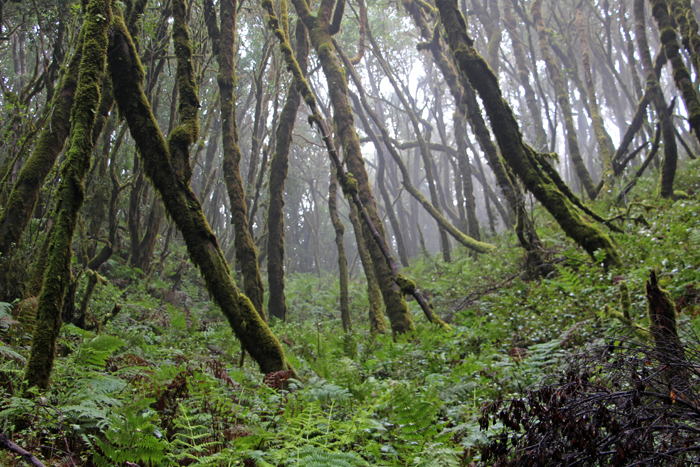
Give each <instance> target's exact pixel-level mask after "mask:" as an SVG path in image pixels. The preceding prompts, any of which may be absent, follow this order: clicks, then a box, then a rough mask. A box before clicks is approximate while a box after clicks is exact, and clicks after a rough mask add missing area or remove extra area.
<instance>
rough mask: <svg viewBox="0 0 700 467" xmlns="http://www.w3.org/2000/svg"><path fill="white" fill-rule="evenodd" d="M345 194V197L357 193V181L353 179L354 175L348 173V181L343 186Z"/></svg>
mask: <svg viewBox="0 0 700 467" xmlns="http://www.w3.org/2000/svg"><path fill="white" fill-rule="evenodd" d="M343 193H344V194H345V195H352V194H354V193H357V180H355V177H353V175H352V173H350V172H348V173H347V179H346V180H345V185H344V186H343Z"/></svg>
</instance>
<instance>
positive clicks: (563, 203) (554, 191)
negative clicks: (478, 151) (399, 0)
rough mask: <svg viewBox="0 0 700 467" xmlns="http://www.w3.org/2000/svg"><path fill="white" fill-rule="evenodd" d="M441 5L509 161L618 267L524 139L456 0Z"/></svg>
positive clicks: (586, 244)
mask: <svg viewBox="0 0 700 467" xmlns="http://www.w3.org/2000/svg"><path fill="white" fill-rule="evenodd" d="M437 7H438V10H439V11H440V18H441V22H442V24H443V26H444V28H445V33H446V35H447V38H448V42H449V45H450V49H451V50H452V53H453V55H454V58H455V61H456V63H457V65H458V66H459V69H460V71H461V72H462V73H464V74H465V75H466V76H467V77H468V79H469V82H470V83H471V84H472V86H473V87H474V89H475V90H476V91H477V92H478V93H479V95H480V96H481V99H482V102H483V103H484V108H485V110H486V113H487V114H488V116H489V118H490V120H491V123H492V124H491V128H492V130H493V133H494V135H495V136H496V140H497V141H498V145H499V146H500V148H501V154H502V155H503V157H504V159H505V161H506V162H507V163H508V165H509V166H510V167H511V169H512V170H513V172H514V173H515V174H516V175H517V176H518V177H519V178H520V180H521V181H522V182H523V184H524V185H525V187H526V188H527V189H528V190H529V191H530V192H531V193H532V194H533V195H534V196H535V198H537V200H538V201H539V202H540V203H542V205H543V206H544V207H545V209H547V210H548V211H549V212H550V213H551V214H552V216H553V217H554V218H555V219H556V221H557V222H558V223H559V225H560V226H561V227H562V229H563V230H564V232H565V233H566V234H567V235H569V236H570V237H571V238H573V239H574V241H576V243H578V244H579V245H581V246H582V247H583V248H584V249H585V250H586V251H587V252H588V253H589V254H590V255H592V256H593V254H594V253H595V252H596V251H597V250H602V251H604V252H605V254H606V260H605V261H606V264H608V265H611V266H618V265H620V264H621V262H620V257H619V255H618V253H617V250H616V249H615V247H614V246H613V244H612V242H611V241H610V238H609V237H608V236H607V235H605V233H603V232H602V231H601V230H600V229H599V228H597V227H596V226H594V225H591V224H590V223H589V222H587V221H586V220H585V219H584V218H583V217H581V215H580V214H579V212H578V211H577V209H576V207H575V206H574V205H573V204H572V202H571V201H570V199H569V198H568V197H567V196H566V195H565V194H564V193H562V192H561V191H560V190H559V188H558V187H557V185H556V184H555V182H554V181H552V180H551V179H550V178H549V177H550V176H549V174H547V173H546V172H545V171H543V169H542V167H541V164H542V162H543V161H542V160H541V159H540V158H539V157H537V156H538V155H537V154H536V153H535V151H534V150H533V149H532V148H530V147H528V146H527V145H526V144H525V143H524V142H523V137H522V133H521V132H520V128H519V126H518V123H517V121H516V120H515V116H514V115H513V111H512V110H511V108H510V107H509V106H508V104H507V103H506V102H505V100H504V99H503V96H502V95H501V90H500V87H499V85H498V79H497V78H496V76H495V75H494V74H493V71H491V69H490V67H489V66H488V64H487V63H486V61H485V60H484V59H483V58H482V57H481V56H480V55H479V54H478V53H477V52H476V50H475V49H474V47H473V41H472V39H471V38H470V37H469V36H468V35H467V28H466V23H465V21H464V18H463V17H462V14H461V13H460V12H459V9H458V7H457V2H456V0H438V1H437Z"/></svg>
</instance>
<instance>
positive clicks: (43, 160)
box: [0, 31, 83, 255]
mask: <svg viewBox="0 0 700 467" xmlns="http://www.w3.org/2000/svg"><path fill="white" fill-rule="evenodd" d="M82 53H83V32H82V31H81V33H80V36H79V38H78V44H77V45H76V48H75V53H74V54H73V56H72V57H71V59H70V62H69V63H68V67H67V68H66V69H64V70H62V73H63V77H62V78H61V81H60V84H59V86H58V88H57V90H56V93H55V94H54V100H53V102H52V109H53V110H52V112H51V120H50V122H49V124H48V125H46V126H45V127H44V129H43V130H42V132H41V135H40V136H39V139H38V140H37V142H36V146H35V147H34V151H33V152H32V155H31V156H30V157H29V159H28V160H27V162H26V163H25V164H24V166H23V167H22V170H21V171H20V173H19V176H18V178H17V181H16V182H15V184H14V186H13V187H12V192H11V193H10V196H9V198H8V200H7V204H6V205H5V209H4V210H3V211H2V213H0V254H2V255H7V253H8V252H9V251H10V249H11V247H12V245H13V244H17V243H19V241H20V239H21V237H22V233H23V232H24V229H25V228H26V227H27V224H28V223H29V219H31V216H32V213H33V212H34V207H35V206H36V202H37V200H38V199H39V190H40V189H41V186H42V185H43V184H44V180H45V179H46V176H47V175H48V174H49V172H50V171H51V169H52V168H53V166H54V164H55V163H56V158H57V157H58V154H59V153H60V152H61V150H62V149H63V145H64V144H65V141H66V138H68V136H69V133H70V128H71V120H70V115H71V109H72V108H73V102H74V99H75V92H76V88H77V84H78V71H79V67H80V61H81V58H82Z"/></svg>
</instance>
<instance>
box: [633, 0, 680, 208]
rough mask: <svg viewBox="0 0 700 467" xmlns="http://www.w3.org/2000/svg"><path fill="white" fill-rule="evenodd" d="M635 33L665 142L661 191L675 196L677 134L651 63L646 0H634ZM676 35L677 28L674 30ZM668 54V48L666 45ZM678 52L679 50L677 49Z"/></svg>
mask: <svg viewBox="0 0 700 467" xmlns="http://www.w3.org/2000/svg"><path fill="white" fill-rule="evenodd" d="M634 19H635V21H634V34H635V37H636V39H637V45H638V47H639V55H640V57H641V61H642V67H643V68H644V74H645V75H646V82H647V93H648V94H649V98H650V100H651V101H652V103H653V104H654V108H655V109H656V114H657V116H658V119H659V123H660V124H661V135H662V141H663V144H664V163H663V166H662V169H661V180H660V187H659V192H660V195H661V196H662V197H663V198H671V197H673V179H674V177H675V174H676V161H677V160H678V147H677V146H676V135H675V133H674V131H673V122H672V121H671V115H670V113H669V111H668V107H667V106H666V100H665V99H664V94H663V91H662V90H661V85H660V84H659V80H658V79H657V78H656V73H655V72H654V67H653V65H652V63H651V54H650V53H649V45H648V43H647V37H646V24H645V23H646V16H645V13H644V0H634ZM673 31H674V32H673V33H674V35H675V30H673ZM664 51H665V52H666V53H667V54H668V48H666V47H664ZM676 52H677V51H676Z"/></svg>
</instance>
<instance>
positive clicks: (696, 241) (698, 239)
mask: <svg viewBox="0 0 700 467" xmlns="http://www.w3.org/2000/svg"><path fill="white" fill-rule="evenodd" d="M688 242H689V243H690V244H691V245H693V246H695V247H700V229H693V230H691V231H690V234H689V235H688Z"/></svg>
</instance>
